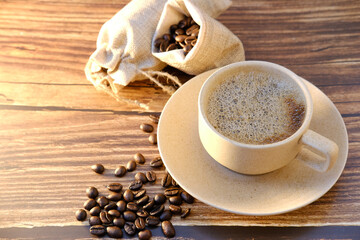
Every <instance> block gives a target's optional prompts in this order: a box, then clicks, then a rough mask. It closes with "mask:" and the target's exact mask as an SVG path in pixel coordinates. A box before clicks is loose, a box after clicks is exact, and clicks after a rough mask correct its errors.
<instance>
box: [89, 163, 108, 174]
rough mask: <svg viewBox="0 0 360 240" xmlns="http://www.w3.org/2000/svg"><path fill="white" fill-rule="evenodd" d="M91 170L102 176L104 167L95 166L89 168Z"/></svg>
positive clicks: (100, 165)
mask: <svg viewBox="0 0 360 240" xmlns="http://www.w3.org/2000/svg"><path fill="white" fill-rule="evenodd" d="M91 169H92V170H93V171H94V172H96V173H98V174H102V173H103V172H104V170H105V168H104V166H103V165H102V164H95V165H92V166H91Z"/></svg>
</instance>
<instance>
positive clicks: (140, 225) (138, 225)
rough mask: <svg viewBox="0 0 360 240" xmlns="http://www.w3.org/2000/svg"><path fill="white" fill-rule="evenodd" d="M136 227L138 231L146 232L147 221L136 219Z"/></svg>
mask: <svg viewBox="0 0 360 240" xmlns="http://www.w3.org/2000/svg"><path fill="white" fill-rule="evenodd" d="M134 224H135V227H136V229H137V230H144V229H145V220H144V219H143V218H141V217H139V218H137V219H135V222H134Z"/></svg>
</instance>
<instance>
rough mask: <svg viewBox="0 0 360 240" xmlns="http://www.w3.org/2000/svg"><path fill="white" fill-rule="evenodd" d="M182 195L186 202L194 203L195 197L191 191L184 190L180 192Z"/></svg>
mask: <svg viewBox="0 0 360 240" xmlns="http://www.w3.org/2000/svg"><path fill="white" fill-rule="evenodd" d="M180 196H181V198H182V200H184V201H185V202H186V203H190V204H191V203H193V202H194V197H193V196H191V195H190V194H189V193H187V192H185V191H182V192H181V193H180Z"/></svg>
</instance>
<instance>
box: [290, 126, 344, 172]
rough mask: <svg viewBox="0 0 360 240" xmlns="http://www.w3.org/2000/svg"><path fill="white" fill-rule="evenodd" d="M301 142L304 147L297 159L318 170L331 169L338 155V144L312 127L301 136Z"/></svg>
mask: <svg viewBox="0 0 360 240" xmlns="http://www.w3.org/2000/svg"><path fill="white" fill-rule="evenodd" d="M300 144H302V145H303V147H302V149H301V151H300V152H299V153H298V155H297V156H296V159H298V160H301V161H302V162H304V163H305V164H306V165H308V166H309V167H311V168H312V169H314V170H316V171H318V172H326V171H327V170H329V169H330V168H331V167H332V166H333V165H334V163H335V161H336V159H337V157H338V153H339V147H338V145H337V144H336V143H335V142H333V141H331V140H330V139H328V138H326V137H324V136H322V135H320V134H318V133H316V132H314V131H312V130H310V129H309V130H307V131H306V132H305V134H304V135H303V136H302V137H301V139H300Z"/></svg>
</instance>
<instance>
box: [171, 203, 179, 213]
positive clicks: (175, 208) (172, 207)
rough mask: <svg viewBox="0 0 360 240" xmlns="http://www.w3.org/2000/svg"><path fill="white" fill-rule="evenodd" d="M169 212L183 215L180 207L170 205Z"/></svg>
mask: <svg viewBox="0 0 360 240" xmlns="http://www.w3.org/2000/svg"><path fill="white" fill-rule="evenodd" d="M169 210H170V211H171V213H173V214H180V213H181V207H180V206H176V205H173V204H170V205H169Z"/></svg>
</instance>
